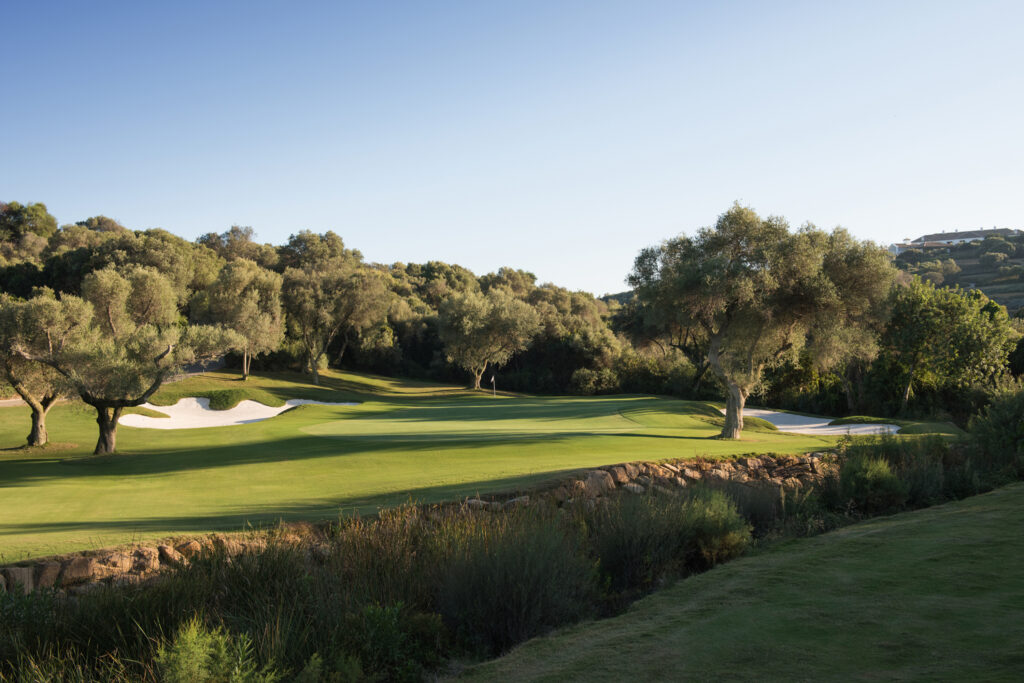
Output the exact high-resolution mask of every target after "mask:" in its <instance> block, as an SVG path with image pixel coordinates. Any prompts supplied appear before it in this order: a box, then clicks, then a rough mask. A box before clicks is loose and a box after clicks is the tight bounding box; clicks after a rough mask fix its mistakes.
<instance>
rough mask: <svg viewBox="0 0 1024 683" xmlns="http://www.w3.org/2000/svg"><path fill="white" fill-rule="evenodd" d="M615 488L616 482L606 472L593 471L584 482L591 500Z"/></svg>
mask: <svg viewBox="0 0 1024 683" xmlns="http://www.w3.org/2000/svg"><path fill="white" fill-rule="evenodd" d="M614 488H615V480H614V479H612V475H610V474H608V473H607V472H605V471H604V470H593V471H591V472H590V473H588V474H587V478H586V479H585V480H584V489H585V490H586V492H587V495H588V496H590V497H591V498H596V497H597V496H600V495H602V494H604V493H607V492H608V491H611V490H612V489H614Z"/></svg>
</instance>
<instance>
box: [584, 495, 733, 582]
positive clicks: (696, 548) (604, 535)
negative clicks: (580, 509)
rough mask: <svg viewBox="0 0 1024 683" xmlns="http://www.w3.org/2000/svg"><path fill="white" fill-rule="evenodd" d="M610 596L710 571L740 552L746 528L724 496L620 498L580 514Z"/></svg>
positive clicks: (730, 502) (729, 500)
mask: <svg viewBox="0 0 1024 683" xmlns="http://www.w3.org/2000/svg"><path fill="white" fill-rule="evenodd" d="M584 524H585V526H586V528H587V531H588V539H589V543H590V547H591V549H592V552H593V553H594V555H595V556H596V557H597V559H598V567H599V570H600V572H601V574H602V578H603V579H604V580H605V582H606V583H607V585H608V586H609V588H611V589H612V591H634V592H635V591H646V590H650V589H651V588H653V587H654V586H655V584H656V583H658V582H659V581H660V580H662V579H664V578H668V577H671V576H677V575H684V574H687V573H689V572H694V571H701V570H704V569H708V568H710V567H712V566H714V565H715V564H717V563H719V562H724V561H725V560H728V559H731V558H732V557H735V556H737V555H739V554H740V553H742V552H743V550H744V549H746V547H747V544H748V543H749V542H750V527H749V525H748V524H747V522H746V520H744V519H743V517H742V516H741V515H740V514H739V511H738V510H737V509H736V506H735V504H734V503H733V502H732V500H731V499H730V498H729V497H728V496H727V495H726V494H724V493H722V492H720V491H712V490H710V489H706V488H699V489H696V490H695V491H693V492H690V493H688V494H686V495H681V496H677V495H671V496H651V495H646V496H630V497H628V498H622V497H620V498H618V499H617V500H613V501H611V502H609V503H607V504H606V505H604V506H601V507H598V508H595V509H594V510H593V511H591V512H588V513H586V514H585V515H584Z"/></svg>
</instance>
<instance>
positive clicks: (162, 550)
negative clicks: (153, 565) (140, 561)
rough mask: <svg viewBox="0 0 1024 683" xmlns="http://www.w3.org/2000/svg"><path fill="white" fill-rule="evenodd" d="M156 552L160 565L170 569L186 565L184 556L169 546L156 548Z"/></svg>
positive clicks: (186, 561)
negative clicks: (168, 566)
mask: <svg viewBox="0 0 1024 683" xmlns="http://www.w3.org/2000/svg"><path fill="white" fill-rule="evenodd" d="M156 550H157V552H158V553H159V554H160V564H166V565H170V566H171V567H180V566H181V565H183V564H188V560H186V559H185V556H184V555H182V554H181V553H179V552H178V551H177V550H175V549H174V548H172V547H171V546H169V545H161V546H158V547H157V549H156Z"/></svg>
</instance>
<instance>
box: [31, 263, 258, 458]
mask: <svg viewBox="0 0 1024 683" xmlns="http://www.w3.org/2000/svg"><path fill="white" fill-rule="evenodd" d="M176 301H177V299H176V296H175V293H174V287H173V285H172V284H171V282H170V281H169V280H168V279H167V278H166V277H165V276H164V275H162V274H161V273H160V272H158V271H157V270H155V269H153V268H147V267H142V266H135V267H133V268H130V269H128V271H127V273H126V274H124V275H122V274H121V273H119V272H118V271H117V270H115V269H114V268H105V269H102V270H99V271H95V272H92V273H90V274H89V275H87V276H86V278H85V280H84V281H83V283H82V296H81V297H78V296H74V295H69V294H64V295H61V296H60V297H57V296H55V295H54V293H53V292H52V291H43V292H39V293H37V294H36V296H34V297H32V298H31V299H30V300H29V301H28V302H27V303H26V312H25V315H26V316H27V317H28V319H29V320H31V321H32V326H33V329H32V334H29V335H25V336H24V337H22V338H20V339H19V340H18V342H17V344H16V345H15V346H14V349H13V350H14V352H15V353H16V354H17V355H19V356H20V357H21V358H23V359H24V360H28V361H34V362H37V363H42V364H44V365H46V366H48V367H50V368H52V369H53V370H55V371H56V372H58V373H59V374H60V375H61V376H62V377H63V378H64V379H65V380H66V381H67V382H68V383H69V384H70V386H71V387H72V388H73V389H74V390H75V392H76V393H77V394H78V396H79V397H80V398H81V400H82V401H83V402H84V403H86V404H87V405H90V406H92V407H93V408H95V410H96V412H97V419H96V422H97V424H98V425H99V431H100V434H99V439H98V440H97V443H96V450H95V452H96V453H97V454H103V453H113V452H114V450H115V448H116V437H117V422H118V419H119V418H120V416H121V413H122V411H123V410H124V409H125V408H128V407H131V406H138V405H141V404H142V403H145V402H146V401H147V400H148V399H149V398H150V397H151V396H152V395H153V394H154V393H155V392H156V390H157V389H159V388H160V386H161V385H162V384H163V382H164V381H165V380H167V379H168V378H169V377H171V376H172V375H173V374H174V373H176V372H178V371H179V370H181V368H182V367H183V366H185V365H187V364H189V363H195V362H197V361H202V360H208V359H213V358H216V357H218V356H219V355H222V354H223V353H224V352H225V351H226V350H227V349H229V348H232V347H235V346H237V345H238V343H239V342H238V339H237V337H236V336H235V335H234V334H232V333H230V332H228V331H226V330H224V329H223V328H221V327H219V326H205V325H186V324H184V322H183V320H182V318H181V316H180V313H179V310H178V308H177V305H176Z"/></svg>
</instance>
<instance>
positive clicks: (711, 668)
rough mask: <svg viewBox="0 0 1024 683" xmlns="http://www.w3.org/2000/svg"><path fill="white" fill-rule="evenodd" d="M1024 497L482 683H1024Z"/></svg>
mask: <svg viewBox="0 0 1024 683" xmlns="http://www.w3.org/2000/svg"><path fill="white" fill-rule="evenodd" d="M1021 529H1024V484H1015V485H1013V486H1010V487H1006V488H1003V489H1000V490H997V491H994V492H992V493H988V494H985V495H982V496H975V497H974V498H970V499H967V500H964V501H960V502H958V503H950V504H947V505H943V506H939V507H934V508H930V509H927V510H921V511H917V512H910V513H905V514H901V515H897V516H893V517H888V518H880V519H876V520H872V521H868V522H864V523H861V524H857V525H854V526H851V527H847V528H845V529H841V530H839V531H834V532H832V533H828V534H824V535H822V536H818V537H815V538H811V539H804V540H800V541H792V542H788V543H785V544H783V545H780V546H776V547H774V548H772V549H770V550H768V551H766V552H763V553H761V554H759V555H753V556H749V557H746V558H742V559H740V560H736V561H734V562H731V563H729V564H726V565H722V566H720V567H718V568H716V569H714V570H712V571H710V572H707V573H706V574H702V575H699V576H696V577H692V578H690V579H687V580H685V581H682V582H680V583H678V584H676V585H675V586H673V587H671V588H669V589H667V590H664V591H662V592H659V593H656V594H654V595H652V596H650V597H648V598H646V599H644V600H642V601H640V602H638V603H636V604H635V605H634V606H633V607H632V608H631V609H630V610H629V611H628V612H627V613H626V614H624V615H622V616H620V617H617V618H614V619H608V620H605V621H599V622H590V623H585V624H580V625H577V626H575V627H571V628H569V629H566V630H565V631H563V632H561V633H558V634H555V635H553V636H551V637H545V638H538V639H535V640H533V641H530V642H527V643H526V644H524V645H523V646H521V647H519V648H518V649H516V650H514V651H513V652H512V653H511V654H509V655H508V656H506V657H504V658H502V659H500V660H496V661H493V662H490V663H486V664H483V665H480V666H478V667H475V668H473V669H471V670H469V671H468V672H467V677H469V678H477V679H483V680H502V681H506V680H522V681H525V680H530V681H536V680H550V681H560V680H587V681H599V680H604V681H619V680H710V679H715V680H719V679H726V680H794V679H797V680H841V681H847V680H906V679H911V680H968V679H969V680H986V681H988V680H1007V681H1011V680H1020V672H1021V671H1022V670H1024V647H1022V644H1024V573H1022V572H1021V571H1020V567H1021V566H1022V565H1024V534H1021V533H1020V530H1021Z"/></svg>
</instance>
